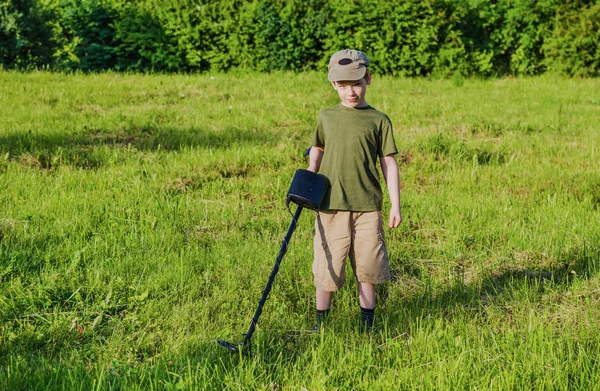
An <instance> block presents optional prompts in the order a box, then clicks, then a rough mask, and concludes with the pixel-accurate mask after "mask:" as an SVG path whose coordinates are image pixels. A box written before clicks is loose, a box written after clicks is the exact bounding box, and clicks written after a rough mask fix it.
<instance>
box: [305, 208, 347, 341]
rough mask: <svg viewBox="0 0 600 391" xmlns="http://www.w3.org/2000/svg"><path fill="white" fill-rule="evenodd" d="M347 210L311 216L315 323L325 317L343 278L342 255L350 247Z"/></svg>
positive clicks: (319, 322) (343, 256)
mask: <svg viewBox="0 0 600 391" xmlns="http://www.w3.org/2000/svg"><path fill="white" fill-rule="evenodd" d="M349 218H350V212H344V211H331V212H322V211H321V212H319V213H318V214H317V218H316V219H315V240H314V250H315V252H314V262H313V275H314V283H315V287H316V317H317V324H316V325H315V326H314V327H313V330H318V329H319V328H320V327H321V323H322V321H323V320H324V319H325V318H326V317H327V315H328V313H329V308H330V306H331V300H332V298H333V293H334V292H335V291H336V290H338V289H339V288H341V287H342V285H343V284H344V279H345V274H344V271H345V265H346V257H347V255H348V251H349V249H350V223H349Z"/></svg>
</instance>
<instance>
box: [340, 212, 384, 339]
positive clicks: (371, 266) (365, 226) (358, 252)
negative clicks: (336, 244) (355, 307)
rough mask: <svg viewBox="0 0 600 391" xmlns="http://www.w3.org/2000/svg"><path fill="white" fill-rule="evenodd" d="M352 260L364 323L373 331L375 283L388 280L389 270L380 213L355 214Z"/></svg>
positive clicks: (366, 327) (368, 329) (367, 328)
mask: <svg viewBox="0 0 600 391" xmlns="http://www.w3.org/2000/svg"><path fill="white" fill-rule="evenodd" d="M354 217H355V220H354V232H353V234H354V235H353V244H352V249H351V251H350V260H351V262H352V267H353V268H354V273H355V275H356V278H357V281H358V298H359V304H360V314H361V320H362V324H363V326H364V327H365V329H366V330H367V331H371V329H372V327H373V322H374V318H375V298H376V294H375V284H379V283H383V282H386V281H389V279H390V270H389V263H388V256H387V250H386V248H385V240H384V234H383V223H382V217H381V212H365V213H360V212H357V213H355V214H354Z"/></svg>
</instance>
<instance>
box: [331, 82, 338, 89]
mask: <svg viewBox="0 0 600 391" xmlns="http://www.w3.org/2000/svg"><path fill="white" fill-rule="evenodd" d="M331 85H332V86H333V89H334V90H337V84H335V81H332V82H331Z"/></svg>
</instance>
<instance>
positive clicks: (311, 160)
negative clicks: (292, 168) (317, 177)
mask: <svg viewBox="0 0 600 391" xmlns="http://www.w3.org/2000/svg"><path fill="white" fill-rule="evenodd" d="M321 159H323V148H320V147H311V148H310V153H309V154H308V169H307V170H308V171H312V172H319V167H321Z"/></svg>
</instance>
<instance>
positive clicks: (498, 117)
mask: <svg viewBox="0 0 600 391" xmlns="http://www.w3.org/2000/svg"><path fill="white" fill-rule="evenodd" d="M336 99H337V97H336V95H335V91H333V89H332V88H331V87H330V86H328V85H327V82H326V80H325V77H324V76H323V75H321V74H314V73H309V74H300V75H294V74H278V73H274V74H269V75H266V74H229V75H224V74H215V75H192V76H185V75H171V76H166V75H165V76H161V75H122V74H101V75H63V74H52V73H28V74H20V73H11V72H6V71H4V72H3V71H0V389H6V390H196V389H210V390H221V389H249V390H255V389H256V390H349V389H353V390H367V389H369V390H373V389H375V390H391V389H423V390H449V389H453V390H456V389H464V390H474V389H480V390H504V389H506V390H515V389H526V390H531V389H535V390H590V389H598V384H600V363H599V361H598V360H599V359H598V357H600V337H599V336H598V335H599V334H600V322H599V319H600V275H599V271H600V163H599V161H600V151H599V150H598V149H599V146H600V121H599V119H600V80H598V79H560V78H552V77H549V76H548V77H537V78H524V79H497V80H483V81H482V80H472V79H465V80H462V79H455V80H443V81H440V80H425V79H394V78H387V77H383V78H382V77H379V76H377V75H375V76H374V82H373V84H372V86H371V87H370V88H369V94H368V101H369V103H371V104H372V105H373V106H375V107H376V108H378V109H380V110H382V111H385V112H386V113H387V114H388V115H389V116H390V118H391V119H392V122H393V123H394V126H395V136H396V142H397V144H398V146H399V149H400V151H401V152H400V154H399V155H398V162H399V165H400V169H401V182H402V206H403V215H404V222H403V223H402V225H401V226H400V228H398V229H396V230H386V238H387V241H388V250H389V252H390V257H391V259H390V262H391V266H392V269H393V280H392V282H390V283H388V284H385V285H384V286H382V287H381V289H380V291H379V292H378V294H379V306H378V317H377V330H376V332H374V333H373V334H371V335H365V334H363V333H362V332H361V331H360V329H359V326H358V321H359V313H358V304H357V294H356V284H355V282H354V281H353V280H352V279H351V278H348V279H347V285H346V287H345V288H344V289H343V290H342V291H340V292H339V293H338V294H337V295H336V296H335V298H334V303H333V308H332V313H331V319H330V322H328V324H327V327H326V328H325V329H324V330H323V332H322V333H319V334H311V333H308V332H307V331H306V330H307V329H308V328H309V327H310V326H312V324H313V318H314V313H313V312H314V310H313V306H314V304H313V303H314V301H313V295H314V288H313V286H312V275H311V262H312V224H313V219H314V216H313V214H312V212H310V211H306V212H304V213H303V214H302V216H301V218H300V222H299V225H298V228H297V230H296V232H295V234H294V237H293V238H292V241H291V245H290V249H289V251H288V253H287V255H286V257H285V259H284V260H283V263H282V268H281V271H280V273H279V275H278V276H277V279H276V282H275V285H274V288H273V291H272V293H271V297H270V299H269V301H267V304H266V306H265V309H264V312H263V314H262V317H261V318H260V322H259V327H258V329H257V331H256V333H255V334H254V337H253V349H252V353H253V354H252V355H251V356H248V357H246V356H244V357H242V356H236V355H231V354H230V353H228V352H227V351H226V350H225V349H223V348H222V347H220V346H219V345H218V344H217V343H216V340H217V339H227V340H231V341H238V340H241V339H242V337H243V334H244V333H245V332H246V331H247V328H248V326H249V324H250V320H251V317H252V315H253V313H254V310H255V308H256V305H257V304H258V300H259V298H260V296H261V291H262V289H263V288H264V286H265V284H266V281H267V278H268V276H269V273H270V272H271V269H272V267H273V263H274V261H275V258H276V256H277V254H278V252H279V247H280V245H281V240H282V239H283V237H284V235H285V232H286V231H287V228H288V225H289V223H290V220H291V216H290V213H289V212H288V210H287V209H286V207H285V194H286V192H287V189H288V187H289V184H290V182H291V178H292V176H293V174H294V172H295V170H296V169H297V168H304V167H306V165H307V162H306V160H305V158H304V157H303V156H302V154H303V151H304V149H305V148H306V147H307V146H308V142H309V139H310V135H311V132H312V129H313V127H314V124H315V119H316V115H317V113H318V111H319V110H320V109H322V108H325V107H327V106H331V105H334V104H336V103H337V100H336ZM388 206H389V204H387V203H386V204H385V206H384V207H385V208H386V212H387V210H388V209H387V208H388ZM386 212H384V213H386Z"/></svg>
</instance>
